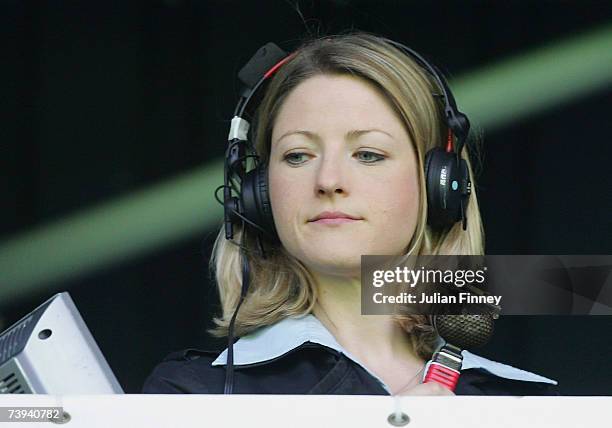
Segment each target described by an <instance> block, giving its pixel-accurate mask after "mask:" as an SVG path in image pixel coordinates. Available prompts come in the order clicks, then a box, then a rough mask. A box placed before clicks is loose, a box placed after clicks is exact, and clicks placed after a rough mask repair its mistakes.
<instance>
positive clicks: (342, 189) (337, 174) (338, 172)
mask: <svg viewBox="0 0 612 428" xmlns="http://www.w3.org/2000/svg"><path fill="white" fill-rule="evenodd" d="M346 180H347V177H346V173H345V168H344V167H343V164H342V160H341V154H339V153H337V154H326V155H324V156H323V157H322V159H321V163H320V165H319V170H318V172H317V177H316V191H317V194H318V195H319V196H325V195H329V196H331V195H333V194H339V195H346V194H347V191H348V188H347V182H346Z"/></svg>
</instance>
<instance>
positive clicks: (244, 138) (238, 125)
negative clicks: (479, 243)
mask: <svg viewBox="0 0 612 428" xmlns="http://www.w3.org/2000/svg"><path fill="white" fill-rule="evenodd" d="M383 40H384V41H386V42H387V43H389V44H390V45H392V46H394V47H395V48H397V49H399V50H400V51H402V52H404V53H405V54H406V55H408V56H409V57H411V58H412V59H413V60H415V61H416V62H417V63H418V64H419V65H420V66H421V67H422V68H423V70H425V71H426V72H427V73H428V74H430V75H431V76H432V77H433V79H434V80H435V81H436V83H437V86H438V88H439V90H440V91H441V92H442V93H441V94H432V96H434V97H441V98H442V99H443V100H444V121H445V123H446V125H447V128H448V139H447V142H446V146H445V147H444V148H442V147H435V148H433V149H431V150H430V151H429V152H427V154H426V156H425V183H426V192H427V207H428V208H427V224H429V225H430V226H431V227H432V228H434V229H435V230H446V229H448V228H450V227H452V226H453V225H454V224H455V223H457V222H459V221H461V222H462V223H463V230H466V227H467V218H466V209H467V205H468V202H469V196H470V194H471V181H470V176H469V170H468V166H467V162H466V161H465V160H464V159H462V158H461V151H462V149H463V146H464V145H465V143H466V140H467V137H468V134H469V130H470V121H469V120H468V118H467V116H466V115H465V114H463V113H461V112H460V111H459V110H458V109H457V104H456V103H455V98H454V97H453V94H452V93H451V91H450V89H449V87H448V84H447V83H446V80H445V79H444V77H443V76H442V74H441V73H440V72H439V71H438V69H437V68H436V67H435V66H433V65H432V64H430V63H428V62H427V61H426V60H425V59H424V58H423V57H421V55H419V54H418V53H417V52H415V51H413V50H412V49H410V48H408V47H407V46H404V45H403V44H401V43H398V42H395V41H392V40H389V39H383ZM294 55H295V53H293V54H287V53H286V52H284V51H283V50H282V49H281V48H279V47H278V46H276V45H275V44H274V43H268V44H266V45H265V46H263V47H262V48H260V49H259V50H258V51H257V52H256V53H255V55H254V56H253V57H252V58H251V59H250V60H249V62H248V63H247V64H246V65H245V66H244V67H243V68H242V69H241V70H240V72H239V73H238V78H239V80H240V81H241V83H242V91H241V94H240V99H239V101H238V104H237V105H236V108H235V110H234V117H233V119H232V121H231V126H230V131H229V136H228V141H229V145H228V147H227V150H226V152H225V164H224V184H223V185H221V186H219V187H218V188H217V189H216V190H215V198H216V199H217V201H218V202H219V203H221V204H223V209H224V227H225V238H226V239H227V240H229V241H230V242H232V243H234V241H233V238H234V229H233V227H234V225H243V226H244V227H246V228H249V229H251V230H252V231H254V232H256V236H257V243H258V245H259V248H260V251H261V253H262V255H263V257H264V258H265V257H266V256H265V251H264V248H263V245H262V242H261V237H262V236H266V237H267V238H268V239H269V240H270V241H271V242H275V243H277V242H279V238H278V233H277V231H276V227H275V225H274V218H273V216H272V206H271V204H270V197H269V192H268V170H267V165H266V164H264V163H262V162H260V158H259V155H258V154H257V152H256V151H255V149H254V147H253V145H252V144H251V142H250V141H249V138H248V134H249V128H250V123H249V121H248V120H247V119H246V114H247V107H249V105H250V104H251V103H252V102H253V100H254V98H255V96H256V95H258V94H260V93H261V91H260V88H262V87H263V86H264V84H265V83H266V82H268V81H269V79H270V78H271V77H272V76H273V75H274V73H276V71H277V70H278V69H279V68H281V67H282V66H283V65H284V64H285V63H286V62H288V61H289V60H291V58H293V56H294ZM453 136H454V137H455V138H454V140H455V144H453ZM249 160H251V163H252V164H254V166H253V167H252V168H251V169H249V170H248V171H247V165H248V164H249ZM219 189H223V200H220V199H219V198H218V196H217V192H218V191H219ZM234 194H235V195H236V196H234ZM244 238H245V234H243V235H242V240H243V241H244ZM240 248H241V250H242V251H241V261H242V288H241V293H240V300H239V301H238V305H237V307H236V309H235V310H234V314H233V316H232V318H231V320H230V323H229V329H228V348H227V364H226V378H225V389H224V393H225V394H232V393H233V386H234V380H233V379H234V353H233V344H234V323H235V321H236V316H237V314H238V310H239V309H240V306H241V305H242V303H243V301H244V299H245V297H246V295H247V291H248V288H249V282H250V268H249V262H248V260H247V257H246V253H245V247H244V245H242V243H241V244H240Z"/></svg>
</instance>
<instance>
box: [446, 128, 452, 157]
mask: <svg viewBox="0 0 612 428" xmlns="http://www.w3.org/2000/svg"><path fill="white" fill-rule="evenodd" d="M452 151H453V133H452V132H451V130H450V129H449V130H448V138H447V140H446V153H450V152H452Z"/></svg>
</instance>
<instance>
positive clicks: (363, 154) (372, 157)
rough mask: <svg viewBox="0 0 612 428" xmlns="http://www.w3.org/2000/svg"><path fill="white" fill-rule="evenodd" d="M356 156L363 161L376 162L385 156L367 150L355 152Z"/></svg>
mask: <svg viewBox="0 0 612 428" xmlns="http://www.w3.org/2000/svg"><path fill="white" fill-rule="evenodd" d="M357 157H358V158H359V160H360V161H362V162H363V163H376V162H379V161H382V160H384V159H385V156H383V155H381V154H378V153H374V152H369V151H367V150H361V151H359V152H357Z"/></svg>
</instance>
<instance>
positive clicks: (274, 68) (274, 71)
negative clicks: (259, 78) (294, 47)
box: [264, 54, 295, 79]
mask: <svg viewBox="0 0 612 428" xmlns="http://www.w3.org/2000/svg"><path fill="white" fill-rule="evenodd" d="M293 55H295V54H291V55H288V56H286V57H285V58H283V59H281V60H280V61H279V62H278V63H277V64H276V65H275V66H274V67H272V68H271V69H269V70H268V71H266V74H264V79H267V78H268V77H270V76H272V75H273V74H274V73H276V70H278V69H279V68H280V67H281V66H282V65H283V64H284V63H286V62H287V61H289V60H290V59H291V58H293Z"/></svg>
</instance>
